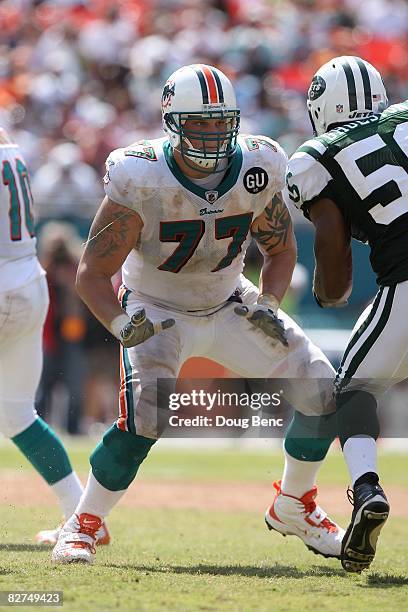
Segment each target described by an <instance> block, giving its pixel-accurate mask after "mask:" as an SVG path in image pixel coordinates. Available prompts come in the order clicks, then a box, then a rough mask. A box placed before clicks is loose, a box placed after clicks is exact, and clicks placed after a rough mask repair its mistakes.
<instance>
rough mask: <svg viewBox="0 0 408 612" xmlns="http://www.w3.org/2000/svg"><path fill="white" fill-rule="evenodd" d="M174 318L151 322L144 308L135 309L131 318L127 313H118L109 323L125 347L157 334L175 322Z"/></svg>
mask: <svg viewBox="0 0 408 612" xmlns="http://www.w3.org/2000/svg"><path fill="white" fill-rule="evenodd" d="M175 323H176V322H175V320H174V319H166V320H165V321H158V322H157V323H153V322H152V321H150V319H148V318H147V317H146V312H145V309H144V308H141V309H140V310H137V311H136V312H135V314H134V315H132V318H131V319H129V317H128V316H127V315H119V316H118V317H116V319H114V320H113V321H112V323H111V330H112V333H113V335H114V336H116V338H118V340H120V342H121V343H122V345H123V346H124V347H125V348H130V347H132V346H136V345H137V344H141V343H142V342H146V340H148V339H149V338H151V337H152V336H154V335H155V334H159V333H160V332H162V331H163V330H165V329H169V327H173V325H174V324H175Z"/></svg>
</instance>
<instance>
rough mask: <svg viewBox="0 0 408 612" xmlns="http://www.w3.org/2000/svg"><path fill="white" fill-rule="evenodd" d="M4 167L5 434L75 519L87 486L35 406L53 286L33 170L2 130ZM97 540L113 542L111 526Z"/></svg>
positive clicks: (46, 537) (1, 370) (0, 226)
mask: <svg viewBox="0 0 408 612" xmlns="http://www.w3.org/2000/svg"><path fill="white" fill-rule="evenodd" d="M0 161H1V181H0V270H1V287H0V433H1V434H3V435H4V436H5V437H6V438H9V439H10V440H12V442H13V443H14V444H15V445H16V446H17V448H19V449H20V451H21V452H22V453H23V455H25V457H26V458H27V459H28V461H30V463H31V464H32V465H33V467H34V468H35V469H36V470H37V472H38V473H39V474H40V475H41V476H42V477H43V478H44V479H45V481H46V482H47V484H48V485H49V486H50V488H51V490H52V491H53V492H54V494H55V495H56V496H57V498H58V499H59V502H60V504H61V509H62V512H63V514H64V515H65V516H66V517H69V516H70V515H71V513H72V511H73V509H74V508H75V507H76V505H77V503H78V501H79V498H80V497H81V494H82V484H81V482H80V480H79V479H78V476H77V475H76V473H75V472H74V471H73V470H72V466H71V463H70V460H69V458H68V455H67V453H66V451H65V448H64V447H63V445H62V443H61V441H60V440H59V438H58V437H57V436H56V435H55V433H54V432H53V431H52V429H51V428H50V427H49V426H48V425H47V424H46V423H45V422H44V421H43V420H42V419H41V418H40V417H39V416H38V415H37V412H36V410H35V408H34V397H35V392H36V389H37V386H38V383H39V380H40V375H41V368H42V331H43V324H44V320H45V317H46V314H47V309H48V288H47V281H46V279H45V272H44V270H43V269H42V267H41V265H40V263H39V261H38V259H37V254H36V238H35V231H34V219H33V209H32V197H31V190H30V183H29V175H28V171H27V168H26V165H25V163H24V159H23V157H22V155H21V151H20V149H19V147H18V145H17V144H15V143H14V142H13V141H12V140H11V138H10V137H9V136H8V134H7V133H6V132H5V130H3V129H1V130H0ZM57 535H58V529H57V530H46V531H41V532H40V533H39V534H37V537H36V540H37V542H39V543H44V542H47V543H48V542H51V543H55V542H56V538H57ZM98 538H99V539H101V538H102V543H108V541H109V534H108V532H107V530H106V528H105V526H102V529H101V531H100V532H99V534H98Z"/></svg>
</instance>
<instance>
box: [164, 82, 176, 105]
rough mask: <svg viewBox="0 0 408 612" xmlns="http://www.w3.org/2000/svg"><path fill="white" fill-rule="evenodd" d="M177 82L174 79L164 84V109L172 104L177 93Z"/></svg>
mask: <svg viewBox="0 0 408 612" xmlns="http://www.w3.org/2000/svg"><path fill="white" fill-rule="evenodd" d="M175 90H176V84H175V83H174V81H167V83H166V84H165V86H164V89H163V94H162V108H163V110H167V108H168V107H169V106H170V104H171V99H172V97H173V96H174V94H175Z"/></svg>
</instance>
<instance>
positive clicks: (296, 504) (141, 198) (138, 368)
mask: <svg viewBox="0 0 408 612" xmlns="http://www.w3.org/2000/svg"><path fill="white" fill-rule="evenodd" d="M162 117H163V127H164V130H165V134H166V135H165V137H164V138H161V139H157V140H152V141H148V140H146V141H142V142H139V143H137V144H134V145H131V146H128V147H124V148H123V149H118V150H116V151H114V152H113V153H112V154H111V155H110V156H109V158H108V160H107V172H106V175H105V179H104V181H105V191H106V198H105V199H104V201H103V202H102V205H101V208H100V210H99V212H98V213H97V215H96V217H95V220H94V223H93V225H92V228H91V232H90V239H89V241H88V244H87V247H86V249H85V252H84V255H83V257H82V260H81V262H80V265H79V269H78V276H77V287H78V291H79V293H80V295H81V297H82V299H83V300H84V301H85V303H86V304H87V305H88V306H89V308H90V309H91V311H92V312H93V313H94V315H95V316H96V317H97V318H98V319H99V320H100V321H101V322H102V323H103V324H104V325H105V327H106V328H107V329H109V330H110V331H111V332H112V334H113V335H114V336H116V337H117V338H118V340H119V341H120V342H121V344H122V347H121V360H120V368H121V380H122V382H121V392H120V399H119V408H120V414H119V418H118V420H117V421H116V423H115V424H114V425H113V427H111V429H109V430H108V432H107V433H106V434H105V436H104V438H103V440H102V441H101V443H100V444H99V445H98V446H97V448H96V449H95V451H94V452H93V454H92V456H91V465H92V470H91V473H90V475H89V479H88V483H87V486H86V490H85V493H84V496H83V497H82V499H81V502H80V503H79V505H78V507H77V508H76V511H75V513H74V514H73V516H72V517H71V518H70V519H69V520H68V521H67V523H66V524H65V526H64V528H63V530H62V532H61V533H60V537H59V540H58V542H57V544H56V546H55V548H54V551H53V560H54V562H61V563H69V562H73V561H82V562H86V563H90V562H92V560H93V554H92V553H94V538H95V532H96V530H97V529H98V528H99V526H100V525H101V522H102V520H103V519H104V517H106V516H107V515H108V513H109V512H110V510H111V509H112V508H113V507H114V505H115V504H116V503H117V502H118V501H119V500H120V498H121V497H122V495H123V494H124V493H125V492H126V489H127V488H128V487H129V485H130V483H131V482H132V481H133V479H134V478H135V476H136V473H137V471H138V468H139V466H140V464H141V462H142V461H143V460H144V459H145V457H146V456H147V454H148V452H149V450H150V448H151V447H152V445H153V444H154V443H155V441H156V439H157V437H158V431H157V406H156V386H157V379H158V378H169V377H170V378H176V377H177V375H178V372H179V370H180V368H181V366H182V364H183V362H184V361H185V360H186V359H187V358H188V357H190V356H192V355H197V356H205V357H209V358H211V359H214V360H215V361H218V362H219V363H220V364H223V365H224V366H225V367H227V368H229V369H230V370H232V371H234V372H236V373H237V374H238V375H240V376H244V377H259V378H269V377H272V376H276V377H288V378H291V377H293V378H295V377H298V378H309V379H310V380H311V381H315V383H314V384H313V383H312V382H311V384H310V385H309V388H310V394H309V395H308V394H307V393H305V394H304V398H303V402H302V406H299V407H298V410H299V411H298V412H297V413H296V417H295V420H294V422H293V424H292V426H291V430H290V435H289V438H288V439H287V440H286V445H285V458H286V463H285V471H284V475H283V480H282V483H280V482H277V483H275V488H276V489H277V491H276V496H275V499H274V502H273V504H272V506H271V507H270V508H269V509H268V511H267V514H266V521H267V523H268V526H269V527H270V528H271V529H276V530H277V531H279V532H280V533H282V534H284V535H286V534H295V535H298V536H299V537H301V538H302V540H303V541H304V542H305V544H306V545H307V546H308V547H309V548H312V549H313V550H314V551H315V552H318V553H320V554H323V555H325V556H334V557H337V556H339V554H340V545H341V540H342V537H343V530H342V529H341V528H339V527H338V525H336V524H335V523H334V522H333V521H332V520H330V519H329V518H328V517H327V515H326V513H325V512H324V511H323V510H322V509H321V508H319V507H318V506H317V505H316V502H315V497H316V493H317V489H316V487H315V485H314V483H315V478H316V473H317V470H318V468H319V466H320V464H321V462H322V460H323V458H324V456H325V454H326V452H327V450H328V447H329V446H330V443H331V440H332V438H330V439H329V438H327V439H324V440H323V439H321V440H313V439H311V437H310V432H309V437H307V431H308V425H309V423H314V422H315V420H316V419H317V415H325V414H329V413H330V412H331V411H332V410H333V408H332V406H331V404H330V397H331V381H332V379H333V376H334V371H333V369H332V368H331V366H330V364H329V362H328V361H327V359H326V358H325V356H324V355H323V353H322V352H321V351H320V349H318V348H317V347H316V346H314V345H313V344H312V343H311V341H310V340H309V339H308V338H307V337H306V336H305V334H304V333H303V331H302V330H301V329H300V328H299V327H298V326H297V325H296V324H295V323H294V322H293V321H292V320H291V319H290V318H289V317H288V316H287V315H286V314H285V313H284V312H282V310H280V309H279V304H280V302H281V300H282V298H283V296H284V294H285V291H286V289H287V288H288V285H289V283H290V279H291V276H292V271H293V268H294V265H295V261H296V245H295V241H294V237H293V232H292V225H291V220H290V216H289V213H288V210H287V208H286V206H285V204H284V203H283V201H282V199H281V196H280V191H281V189H282V188H283V186H284V178H285V170H286V162H287V158H286V155H285V153H284V152H283V150H282V149H281V147H280V146H279V145H278V144H277V143H276V142H274V141H272V140H270V139H268V138H265V137H257V136H249V135H248V136H239V134H238V132H239V119H240V117H239V110H238V109H237V106H236V100H235V93H234V90H233V87H232V85H231V83H230V81H229V80H228V78H227V77H226V76H225V75H224V74H223V73H222V72H221V71H220V70H218V69H216V68H213V67H211V66H206V65H202V64H198V65H191V66H185V67H183V68H181V69H179V70H177V71H176V72H175V73H174V74H173V75H172V76H171V77H170V78H169V79H168V81H167V83H166V84H165V87H164V90H163V96H162ZM251 237H252V238H253V239H254V240H255V241H256V243H257V245H258V247H259V249H260V250H261V252H262V253H263V256H264V265H263V268H262V272H261V277H260V287H259V290H258V289H257V288H256V287H255V286H254V285H253V284H252V283H250V282H249V281H248V280H247V279H246V278H245V277H244V276H243V275H242V270H243V266H244V257H245V252H246V250H247V247H248V245H249V243H250V240H251ZM121 267H122V277H123V286H122V289H121V290H120V294H119V300H120V304H119V303H118V300H117V298H116V296H115V294H114V292H113V289H112V284H111V277H112V275H113V274H114V273H115V272H116V271H117V270H119V269H120V268H121ZM324 379H326V381H327V384H326V385H324V386H323V387H322V381H323V380H324ZM305 432H306V433H305Z"/></svg>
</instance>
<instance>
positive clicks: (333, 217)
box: [287, 57, 408, 572]
mask: <svg viewBox="0 0 408 612" xmlns="http://www.w3.org/2000/svg"><path fill="white" fill-rule="evenodd" d="M307 106H308V109H309V113H310V118H311V120H312V124H313V129H314V133H315V135H316V138H314V139H313V140H310V141H308V142H306V143H305V144H304V145H302V146H301V147H300V148H299V149H298V150H297V152H296V153H295V154H294V155H293V157H292V158H291V160H290V161H289V166H288V174H287V195H288V198H289V199H290V200H292V202H294V203H295V205H296V206H297V207H299V208H300V209H302V210H303V212H304V214H305V216H306V217H307V218H309V219H310V220H311V221H312V223H313V224H314V226H315V228H316V235H315V255H316V269H315V277H314V293H315V297H316V300H317V303H318V304H319V306H322V307H331V306H333V307H336V306H342V305H345V304H346V303H347V298H348V296H349V295H350V293H351V286H352V260H351V249H350V240H351V237H354V238H356V239H357V240H360V241H362V242H365V243H368V245H369V246H370V249H371V254H370V259H371V264H372V268H373V270H374V272H375V274H376V276H377V282H378V285H379V287H380V289H379V292H378V294H377V296H376V298H375V300H374V302H373V303H372V304H371V305H370V306H369V307H368V308H367V309H366V310H365V311H364V312H363V313H362V315H361V317H360V318H359V319H358V321H357V323H356V325H355V328H354V330H353V333H352V336H351V339H350V341H349V344H348V346H347V348H346V351H345V353H344V356H343V359H342V362H341V366H340V368H339V370H338V372H337V377H336V382H335V389H336V393H337V420H338V431H339V435H340V440H341V444H342V448H343V453H344V457H345V460H346V462H347V465H348V468H349V471H350V475H351V478H352V482H353V504H354V509H353V513H352V518H351V522H350V525H349V527H348V529H347V532H346V536H345V538H344V540H343V545H342V565H343V567H344V568H345V569H346V570H348V571H350V572H360V571H361V570H363V569H365V568H367V567H369V565H370V563H371V561H372V560H373V558H374V555H375V551H376V544H377V539H378V535H379V532H380V530H381V528H382V526H383V525H384V523H385V521H386V520H387V517H388V513H389V504H388V502H387V499H386V496H385V494H384V492H383V490H382V488H381V487H380V485H379V479H378V474H377V463H376V442H375V441H376V439H377V437H378V434H379V424H378V418H377V412H376V407H377V405H376V398H377V397H378V396H379V395H380V394H381V393H382V392H384V391H385V390H386V389H387V388H388V387H390V386H391V385H392V384H395V383H396V382H399V381H401V380H403V379H405V378H407V377H408V358H407V343H408V326H407V324H406V323H405V322H406V308H407V304H408V242H407V230H408V157H407V155H408V103H407V102H404V103H402V104H396V105H395V106H390V107H389V108H387V109H386V107H387V95H386V91H385V88H384V84H383V81H382V78H381V76H380V74H379V73H378V72H377V70H376V69H375V68H374V67H373V66H372V65H371V64H369V63H368V62H366V61H364V60H362V59H360V58H359V57H336V58H334V59H332V60H331V61H329V62H327V64H325V65H324V66H322V67H321V68H320V69H319V70H318V71H317V73H316V74H315V76H314V77H313V80H312V83H311V86H310V89H309V93H308V101H307ZM385 109H386V110H385Z"/></svg>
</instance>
